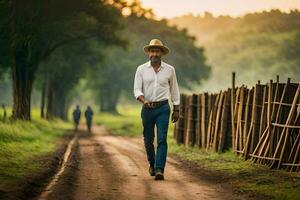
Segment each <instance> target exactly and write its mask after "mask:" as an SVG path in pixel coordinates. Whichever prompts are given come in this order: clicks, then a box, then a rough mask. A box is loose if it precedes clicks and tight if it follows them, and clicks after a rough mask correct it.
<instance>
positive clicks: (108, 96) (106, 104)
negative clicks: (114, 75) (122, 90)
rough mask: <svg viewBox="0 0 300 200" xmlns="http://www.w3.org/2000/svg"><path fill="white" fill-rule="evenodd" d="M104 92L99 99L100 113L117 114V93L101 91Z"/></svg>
mask: <svg viewBox="0 0 300 200" xmlns="http://www.w3.org/2000/svg"><path fill="white" fill-rule="evenodd" d="M101 91H106V92H103V93H102V95H101V97H100V99H101V102H100V110H101V111H102V112H109V113H117V104H118V100H119V96H120V94H119V91H116V90H114V91H108V90H101Z"/></svg>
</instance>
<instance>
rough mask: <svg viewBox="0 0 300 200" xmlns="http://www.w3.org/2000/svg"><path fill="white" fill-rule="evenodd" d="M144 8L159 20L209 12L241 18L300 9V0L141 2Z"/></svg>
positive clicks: (179, 0) (176, 0)
mask: <svg viewBox="0 0 300 200" xmlns="http://www.w3.org/2000/svg"><path fill="white" fill-rule="evenodd" d="M141 2H142V5H143V7H146V8H152V9H153V11H154V13H155V14H156V16H157V17H158V18H162V17H166V18H171V17H175V16H180V15H184V14H187V13H193V14H196V15H197V14H202V13H203V12H204V11H209V12H211V13H213V14H215V15H216V16H218V15H222V14H229V15H231V16H240V15H243V14H245V13H247V12H253V11H261V10H270V9H272V8H280V9H281V10H284V11H287V10H289V9H290V8H293V9H294V8H298V9H300V0H141Z"/></svg>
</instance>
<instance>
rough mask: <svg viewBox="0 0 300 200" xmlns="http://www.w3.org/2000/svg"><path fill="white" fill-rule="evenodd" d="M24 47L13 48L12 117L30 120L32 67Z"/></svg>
mask: <svg viewBox="0 0 300 200" xmlns="http://www.w3.org/2000/svg"><path fill="white" fill-rule="evenodd" d="M26 52H27V51H26V50H25V48H21V49H15V51H14V52H13V53H14V56H15V57H14V63H13V64H12V72H11V73H12V82H13V115H12V117H13V118H14V119H22V120H30V119H31V116H30V106H31V105H30V98H31V91H32V84H33V76H34V69H35V67H34V66H33V65H30V64H29V62H28V60H27V59H28V56H27V53H26Z"/></svg>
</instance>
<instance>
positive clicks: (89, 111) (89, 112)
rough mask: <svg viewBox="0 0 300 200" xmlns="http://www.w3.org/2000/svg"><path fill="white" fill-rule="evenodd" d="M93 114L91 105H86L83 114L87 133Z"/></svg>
mask: <svg viewBox="0 0 300 200" xmlns="http://www.w3.org/2000/svg"><path fill="white" fill-rule="evenodd" d="M93 114H94V113H93V110H92V108H91V106H88V107H87V109H86V111H85V112H84V116H85V120H86V125H87V128H88V132H89V133H90V132H91V127H92V117H93Z"/></svg>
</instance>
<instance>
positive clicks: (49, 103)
mask: <svg viewBox="0 0 300 200" xmlns="http://www.w3.org/2000/svg"><path fill="white" fill-rule="evenodd" d="M47 93H48V94H47V111H46V118H47V119H48V120H50V119H52V118H53V102H54V95H53V88H52V87H51V83H49V87H48V90H47Z"/></svg>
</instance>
